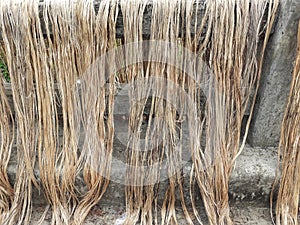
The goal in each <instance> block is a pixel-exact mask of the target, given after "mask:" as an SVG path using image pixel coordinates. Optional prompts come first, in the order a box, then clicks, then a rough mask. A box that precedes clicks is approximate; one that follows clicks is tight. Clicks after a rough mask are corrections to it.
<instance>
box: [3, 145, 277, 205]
mask: <svg viewBox="0 0 300 225" xmlns="http://www.w3.org/2000/svg"><path fill="white" fill-rule="evenodd" d="M114 157H117V158H118V159H119V160H124V159H125V151H124V146H122V145H121V144H120V143H117V141H115V145H114ZM16 163H17V162H16V151H14V152H13V154H12V160H11V162H10V164H9V168H8V174H9V178H10V181H11V183H14V181H15V174H16ZM276 165H277V154H276V149H275V148H268V149H262V148H251V147H250V146H246V148H245V149H244V151H243V153H242V154H241V155H240V157H239V158H238V159H237V161H236V165H235V168H234V170H233V172H232V175H231V178H230V184H229V195H230V197H231V199H232V200H234V201H235V200H261V201H263V202H267V201H268V198H269V193H270V189H271V186H272V183H273V181H274V178H275V172H276ZM190 170H191V162H187V163H186V164H185V165H184V167H183V170H182V171H183V179H184V192H185V196H186V199H187V202H188V204H189V202H190V201H189V198H190V196H189V174H190ZM118 171H119V172H118ZM113 173H114V174H112V176H114V180H116V179H117V178H119V179H120V180H122V176H123V175H124V168H123V167H120V168H119V170H117V169H115V170H114V172H113ZM35 174H36V177H37V179H38V180H39V174H38V170H37V169H36V170H35ZM118 176H119V177H118ZM76 185H77V188H78V189H79V190H80V191H85V185H84V181H83V178H82V174H81V175H80V176H78V178H77V182H76ZM167 185H168V180H164V181H162V182H161V185H160V190H161V191H160V193H159V196H158V198H159V199H160V200H162V199H163V197H164V196H163V194H164V191H165V190H166V188H167ZM124 187H125V186H124V184H121V183H119V182H116V181H111V182H110V184H109V187H108V189H107V191H106V193H105V194H104V197H103V199H102V200H101V202H102V203H105V204H117V203H118V204H123V203H124V202H125V193H124V190H125V189H124ZM196 192H197V193H195V198H196V200H199V199H200V195H199V193H198V190H197V189H196ZM35 195H38V197H37V198H34V199H35V200H36V201H37V202H38V203H39V204H45V202H44V199H43V194H42V191H41V192H39V191H37V190H36V191H35Z"/></svg>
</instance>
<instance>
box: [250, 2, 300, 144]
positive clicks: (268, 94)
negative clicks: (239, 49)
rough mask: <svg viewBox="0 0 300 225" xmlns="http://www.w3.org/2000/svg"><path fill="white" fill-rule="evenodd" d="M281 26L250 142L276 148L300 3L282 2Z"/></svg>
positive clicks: (268, 52)
mask: <svg viewBox="0 0 300 225" xmlns="http://www.w3.org/2000/svg"><path fill="white" fill-rule="evenodd" d="M278 16H279V17H278V22H277V25H276V27H275V33H274V34H273V35H272V37H271V39H270V41H269V43H268V48H267V50H266V55H265V62H264V68H263V71H262V79H261V84H260V89H259V94H258V98H257V101H256V106H255V112H254V117H253V121H252V126H251V130H250V132H249V137H248V141H249V143H250V144H251V145H253V146H261V147H264V146H277V145H278V142H279V136H280V126H281V120H282V117H283V114H284V109H285V106H286V100H287V96H288V93H289V88H290V82H291V79H292V71H293V61H294V59H295V53H296V43H297V41H296V39H297V26H298V21H299V19H300V1H299V0H286V1H281V6H280V8H279V15H278Z"/></svg>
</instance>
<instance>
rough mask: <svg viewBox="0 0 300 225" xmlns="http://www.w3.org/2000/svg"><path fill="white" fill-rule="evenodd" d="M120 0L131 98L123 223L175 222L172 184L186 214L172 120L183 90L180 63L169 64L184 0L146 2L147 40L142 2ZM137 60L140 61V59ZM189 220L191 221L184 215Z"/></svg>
mask: <svg viewBox="0 0 300 225" xmlns="http://www.w3.org/2000/svg"><path fill="white" fill-rule="evenodd" d="M120 3H121V11H122V15H123V21H124V22H123V23H124V42H125V44H127V43H132V42H133V44H130V45H128V46H126V47H127V48H126V53H125V60H127V61H129V62H136V63H135V64H133V65H130V66H128V67H127V69H126V75H127V79H128V81H129V85H130V88H129V96H130V99H131V101H130V102H131V103H132V104H131V105H130V118H129V143H128V146H127V163H128V168H127V173H126V184H127V186H126V206H127V218H126V222H125V224H135V223H137V222H138V220H140V222H141V224H153V223H154V224H178V222H177V219H176V212H175V201H176V196H175V190H176V186H177V185H178V184H179V185H178V186H179V191H180V197H181V200H182V206H183V208H184V209H185V210H184V212H185V213H186V216H187V218H189V215H188V213H187V210H186V206H185V202H184V197H183V188H182V180H181V170H180V169H181V168H182V163H181V151H182V150H181V148H182V143H181V141H182V138H181V135H182V130H181V129H180V128H178V126H179V125H178V121H179V120H180V118H182V115H183V111H182V110H181V107H180V98H179V93H180V91H181V92H184V91H183V86H182V85H183V82H181V83H179V82H180V80H182V79H181V78H180V77H181V76H182V73H181V72H179V71H178V69H181V64H180V63H178V64H179V65H180V66H177V67H178V68H177V69H176V68H175V65H176V55H178V54H179V52H180V48H179V45H177V44H176V42H177V41H178V38H179V31H180V26H179V25H180V23H179V21H180V11H181V7H182V5H184V4H183V3H184V2H174V1H164V2H162V1H153V2H152V16H151V18H152V20H151V32H150V41H143V33H142V18H143V17H142V15H143V12H144V10H145V7H146V2H145V1H129V2H128V1H121V2H120ZM181 4H182V5H181ZM152 40H155V41H153V42H152ZM166 43H168V44H166ZM170 43H171V44H172V46H171V45H170ZM174 43H175V44H174ZM129 46H130V47H129ZM181 49H182V48H181ZM145 50H146V51H145ZM133 52H134V54H132V53H133ZM143 60H145V62H144V63H141V62H142V61H143ZM127 64H128V63H127ZM170 100H173V101H170ZM181 101H183V100H181ZM181 104H182V102H181ZM145 112H147V113H148V115H147V117H148V121H147V126H146V128H144V129H143V117H144V114H145ZM143 132H144V136H143V137H142V133H143ZM163 170H164V171H163ZM166 179H168V180H169V187H168V188H167V190H165V196H164V198H163V202H162V203H161V204H160V203H158V192H159V182H160V181H163V180H166ZM159 211H160V216H159V215H158V213H159ZM159 218H160V219H161V221H159ZM189 223H190V224H191V223H192V221H191V219H190V218H189Z"/></svg>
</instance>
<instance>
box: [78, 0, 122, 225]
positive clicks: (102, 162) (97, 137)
mask: <svg viewBox="0 0 300 225" xmlns="http://www.w3.org/2000/svg"><path fill="white" fill-rule="evenodd" d="M117 6H118V5H117V3H116V1H114V0H113V1H106V2H105V1H103V2H100V4H99V9H98V13H97V15H95V11H94V5H93V1H89V2H85V3H82V5H79V7H78V14H79V15H77V18H80V19H81V21H80V22H79V26H77V28H76V29H78V30H77V32H78V33H77V37H78V38H79V39H78V41H79V42H78V43H79V45H80V51H79V52H78V54H77V56H78V62H77V65H82V64H83V62H85V63H86V65H83V67H82V68H81V70H79V71H80V73H79V74H80V78H81V81H80V86H81V106H82V108H81V112H82V121H83V127H84V133H85V139H84V144H83V148H82V153H81V157H82V160H83V161H84V166H83V177H84V180H85V182H86V184H87V187H88V191H87V192H86V193H85V194H84V195H83V198H82V200H81V201H80V202H79V205H78V207H77V208H76V210H75V213H74V220H75V222H74V224H82V222H83V221H84V218H85V217H86V216H87V214H88V212H89V210H90V209H91V208H92V207H93V206H94V205H95V204H97V203H98V202H99V200H100V199H101V197H102V196H103V194H104V192H105V191H106V189H107V187H108V184H109V177H110V170H111V161H112V148H113V137H114V121H113V106H114V94H115V93H114V90H115V73H116V71H115V70H116V69H115V64H114V62H115V53H114V51H110V50H112V49H113V48H115V47H116V46H115V45H116V39H115V37H116V31H115V27H116V19H117V14H118V8H117ZM82 9H84V10H82ZM82 32H84V33H85V35H84V36H82ZM80 37H82V39H80ZM107 52H108V54H106V53H107Z"/></svg>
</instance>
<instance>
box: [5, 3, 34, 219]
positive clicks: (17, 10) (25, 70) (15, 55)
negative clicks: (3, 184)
mask: <svg viewBox="0 0 300 225" xmlns="http://www.w3.org/2000/svg"><path fill="white" fill-rule="evenodd" d="M0 8H1V9H0V10H1V12H0V15H1V19H0V20H1V33H2V37H3V40H4V43H5V52H6V53H7V63H8V68H9V71H10V73H11V84H12V94H13V102H14V109H15V121H16V125H17V135H16V144H17V161H18V165H17V174H16V182H15V184H14V193H15V194H14V196H13V198H12V200H11V205H10V209H9V212H8V216H7V217H6V218H5V220H4V221H2V224H27V223H29V221H30V216H31V211H32V201H31V198H32V183H33V184H35V186H37V187H38V184H37V182H36V178H35V175H34V170H33V168H34V166H35V164H36V163H35V162H36V160H35V159H36V147H37V133H36V131H37V126H36V124H37V123H36V122H37V118H36V91H35V83H34V75H35V72H36V68H35V66H36V64H35V62H34V58H35V56H36V54H37V52H35V49H34V43H33V42H32V39H31V37H32V36H31V35H32V34H31V33H30V30H31V28H32V26H33V23H32V21H34V20H35V17H32V14H33V12H32V10H31V7H30V6H29V4H26V2H25V3H21V2H18V3H14V2H11V1H9V2H1V6H0ZM24 18H26V19H24ZM16 28H17V29H16ZM31 57H32V58H33V59H32V58H31Z"/></svg>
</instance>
